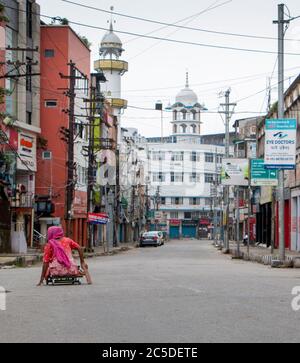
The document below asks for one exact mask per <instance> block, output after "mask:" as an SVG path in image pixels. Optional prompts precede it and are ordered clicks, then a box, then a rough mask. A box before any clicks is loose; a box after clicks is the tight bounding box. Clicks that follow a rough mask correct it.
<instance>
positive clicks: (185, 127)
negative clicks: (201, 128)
mask: <svg viewBox="0 0 300 363" xmlns="http://www.w3.org/2000/svg"><path fill="white" fill-rule="evenodd" d="M180 127H181V132H182V133H183V134H185V133H186V129H187V126H186V125H185V124H182V125H180Z"/></svg>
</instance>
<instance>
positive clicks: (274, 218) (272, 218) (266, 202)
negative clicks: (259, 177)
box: [257, 76, 300, 251]
mask: <svg viewBox="0 0 300 363" xmlns="http://www.w3.org/2000/svg"><path fill="white" fill-rule="evenodd" d="M299 105H300V76H298V77H297V78H296V79H295V80H294V82H293V83H292V84H291V85H290V87H289V88H288V89H287V90H286V92H285V95H284V106H285V110H284V117H285V118H295V119H297V121H298V128H297V154H296V168H295V170H293V171H285V184H284V187H285V188H284V198H285V207H284V225H285V245H286V248H290V249H292V250H295V251H300V219H299V216H300V165H299V163H300V157H299V155H300V153H299V150H300V126H299V122H300V111H299V110H300V108H299ZM277 106H278V104H277V103H275V104H274V105H273V106H272V108H271V110H270V112H269V113H268V115H267V116H266V117H265V118H263V119H262V120H261V121H260V122H259V123H258V132H257V137H258V157H261V158H263V157H264V147H265V120H266V119H272V118H275V119H276V118H277V117H278V112H277ZM260 206H267V209H266V212H265V216H264V218H263V220H262V223H263V227H262V228H263V229H262V234H261V235H258V237H259V240H258V242H264V243H267V244H268V243H270V242H269V241H271V242H273V243H274V245H275V247H278V244H279V213H278V202H277V196H276V190H275V188H271V187H262V188H261V193H260ZM260 213H261V211H259V213H257V218H258V220H259V218H260Z"/></svg>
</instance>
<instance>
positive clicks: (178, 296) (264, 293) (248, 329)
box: [0, 240, 300, 343]
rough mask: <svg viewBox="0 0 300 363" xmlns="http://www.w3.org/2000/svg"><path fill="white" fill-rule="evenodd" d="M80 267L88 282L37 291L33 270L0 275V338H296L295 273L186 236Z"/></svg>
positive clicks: (299, 316)
mask: <svg viewBox="0 0 300 363" xmlns="http://www.w3.org/2000/svg"><path fill="white" fill-rule="evenodd" d="M88 262H89V265H90V271H91V274H92V277H93V280H94V284H93V285H92V286H87V285H82V286H79V287H77V286H68V287H40V288H38V287H35V284H36V283H37V282H38V279H39V274H40V268H37V267H35V268H29V269H14V270H0V285H2V286H4V287H5V288H6V289H7V290H9V291H10V292H9V293H8V295H7V310H6V311H0V342H104V343H110V342H111V343H114V342H128V343H135V342H148V343H164V342H169V343H191V342H194V343H198V342H300V311H299V312H295V311H293V309H292V308H291V302H292V299H293V296H292V294H291V291H292V288H293V287H294V286H300V270H283V269H280V270H277V269H271V268H269V267H265V266H263V265H258V264H254V263H247V262H243V261H232V260H231V259H230V258H229V257H228V256H224V255H222V254H220V253H219V252H217V251H216V250H215V249H214V248H213V247H212V246H211V245H210V243H209V242H207V241H194V240H192V241H191V240H187V241H175V242H169V243H168V244H167V245H165V246H163V247H160V248H151V247H148V248H142V249H134V250H131V251H129V252H126V253H122V254H119V255H115V256H111V257H102V258H97V259H93V260H89V261H88Z"/></svg>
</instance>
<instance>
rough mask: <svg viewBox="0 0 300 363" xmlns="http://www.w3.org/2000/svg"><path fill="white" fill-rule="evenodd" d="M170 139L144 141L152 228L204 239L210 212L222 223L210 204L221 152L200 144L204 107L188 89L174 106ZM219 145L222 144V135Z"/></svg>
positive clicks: (219, 148)
mask: <svg viewBox="0 0 300 363" xmlns="http://www.w3.org/2000/svg"><path fill="white" fill-rule="evenodd" d="M170 110H171V111H172V113H173V119H172V122H171V124H172V135H171V136H170V137H168V138H163V139H162V140H160V139H158V138H149V139H147V144H146V150H145V151H144V153H145V156H144V157H145V159H146V160H147V162H146V165H145V168H146V170H147V172H146V175H147V176H148V181H149V184H150V186H149V194H150V197H151V199H152V212H153V213H152V218H151V228H152V229H157V228H159V229H162V230H165V231H168V232H169V234H170V237H171V238H178V237H180V236H183V237H198V236H205V235H206V236H207V234H208V227H209V226H210V225H211V223H212V219H213V213H214V210H215V211H217V213H218V216H217V217H218V224H220V221H221V214H220V213H221V206H220V205H214V204H213V200H214V195H213V194H214V193H213V188H212V186H213V185H217V184H218V182H219V178H220V172H221V163H222V158H223V155H224V152H225V148H224V145H222V144H220V143H219V140H220V138H217V139H218V143H216V144H215V145H213V144H204V143H203V144H202V143H201V138H202V137H201V113H202V111H203V107H202V106H201V104H200V103H199V102H198V97H197V95H196V94H195V93H194V92H193V90H191V89H190V87H189V82H188V77H187V82H186V86H185V88H184V89H183V90H181V91H180V92H179V94H178V95H177V97H176V101H175V103H174V105H173V106H171V107H170ZM221 140H224V135H223V137H222V136H221Z"/></svg>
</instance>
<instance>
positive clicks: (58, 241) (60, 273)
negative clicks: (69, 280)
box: [38, 227, 88, 286]
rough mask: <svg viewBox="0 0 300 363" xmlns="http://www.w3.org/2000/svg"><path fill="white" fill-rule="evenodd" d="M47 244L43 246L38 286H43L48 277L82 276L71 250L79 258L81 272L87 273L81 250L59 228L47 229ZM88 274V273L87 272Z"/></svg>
mask: <svg viewBox="0 0 300 363" xmlns="http://www.w3.org/2000/svg"><path fill="white" fill-rule="evenodd" d="M47 237H48V243H47V244H46V246H45V250H44V258H43V269H42V274H41V279H40V282H39V284H38V286H41V285H43V282H44V280H45V279H47V278H48V276H54V277H65V276H74V277H75V276H82V275H83V273H81V272H80V271H79V270H78V267H77V265H76V263H75V261H74V258H73V255H72V250H77V251H78V253H79V257H80V264H81V268H82V270H83V271H86V272H87V271H88V266H87V264H86V263H85V261H84V256H83V253H82V250H81V248H80V246H79V244H77V243H76V242H74V241H72V240H71V239H70V238H66V237H64V232H63V229H62V228H61V227H50V228H49V229H48V236H47ZM87 273H88V272H87Z"/></svg>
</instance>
